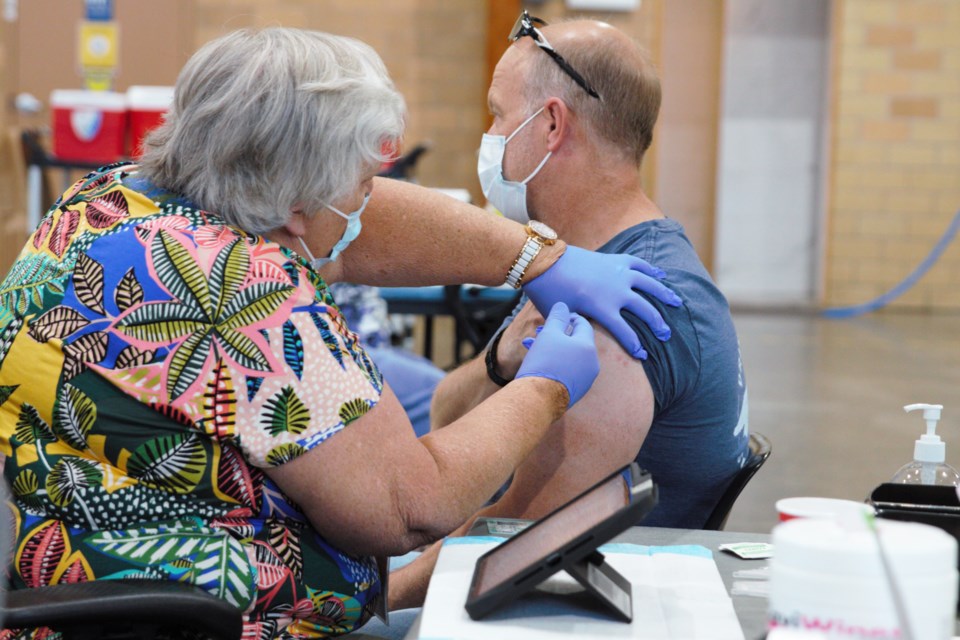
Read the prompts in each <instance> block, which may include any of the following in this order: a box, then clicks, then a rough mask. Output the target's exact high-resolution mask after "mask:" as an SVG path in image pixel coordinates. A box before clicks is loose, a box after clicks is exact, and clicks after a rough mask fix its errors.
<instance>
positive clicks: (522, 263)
mask: <svg viewBox="0 0 960 640" xmlns="http://www.w3.org/2000/svg"><path fill="white" fill-rule="evenodd" d="M541 249H543V241H542V240H540V238H539V237H538V236H527V240H526V242H524V243H523V248H522V249H520V254H519V255H518V256H517V259H516V260H514V261H513V265H511V267H510V271H508V272H507V279H506V282H505V284H508V285H510V286H511V287H513V288H514V289H519V288H520V284H521V283H522V282H523V276H524V275H525V274H526V273H527V267H529V266H530V263H531V262H533V259H534V258H536V257H537V254H538V253H540V250H541Z"/></svg>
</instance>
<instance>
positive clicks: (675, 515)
mask: <svg viewBox="0 0 960 640" xmlns="http://www.w3.org/2000/svg"><path fill="white" fill-rule="evenodd" d="M598 251H600V252H602V253H626V254H631V255H634V256H637V257H639V258H643V259H644V260H646V261H647V262H649V263H650V264H653V265H656V266H657V267H660V268H661V269H663V270H664V271H665V272H666V273H667V276H666V278H665V279H664V280H663V282H664V284H666V285H667V286H669V287H670V288H671V289H673V290H674V291H675V292H676V293H677V295H679V296H680V297H681V298H682V299H683V301H684V304H683V306H682V307H679V308H675V307H670V306H667V305H665V304H663V303H661V302H659V301H658V300H655V299H653V298H651V297H650V296H647V298H648V299H649V300H650V302H651V303H652V304H653V305H654V306H655V307H657V309H658V310H659V311H660V313H661V315H663V318H664V320H665V321H666V322H667V324H668V325H669V326H670V330H671V337H670V339H669V340H668V341H666V342H661V341H660V340H658V339H657V338H656V337H655V336H654V335H653V333H652V332H651V331H650V329H649V327H647V325H645V324H644V323H643V322H641V321H640V320H639V319H638V318H637V317H635V316H633V315H630V314H628V315H627V319H628V321H629V322H630V324H631V326H632V327H633V328H634V330H635V331H636V332H637V335H638V336H639V337H640V340H641V341H642V343H643V346H644V348H645V349H646V350H647V353H648V354H649V356H648V358H647V359H646V360H645V361H644V362H643V368H644V370H645V371H646V374H647V378H648V379H649V380H650V386H651V387H652V388H653V397H654V402H655V406H654V410H653V424H652V425H651V427H650V432H649V433H648V434H647V438H646V440H644V443H643V446H641V447H640V451H639V453H638V454H637V457H636V460H637V462H638V463H639V464H640V466H641V467H643V468H645V469H647V470H648V471H650V473H651V474H652V475H653V479H654V481H655V482H656V483H657V486H658V488H659V491H660V502H659V504H658V505H657V507H656V508H655V509H654V510H653V511H652V512H651V513H650V515H649V516H647V517H646V518H645V519H644V521H643V524H644V525H649V526H660V527H682V528H701V527H702V526H703V525H704V523H705V522H706V520H707V517H708V516H709V515H710V513H711V512H712V511H713V508H714V507H715V506H716V504H717V501H718V500H719V498H720V495H721V494H722V493H723V490H724V489H725V488H726V487H727V484H729V481H730V479H731V478H732V477H733V476H734V475H735V474H736V472H737V471H739V470H740V468H741V467H743V465H744V464H745V463H746V460H747V458H748V456H749V443H748V440H749V433H748V427H747V408H748V403H747V385H746V379H745V378H744V374H743V365H742V362H741V360H740V345H739V342H738V340H737V333H736V330H735V329H734V326H733V319H732V318H731V317H730V308H729V306H728V305H727V301H726V298H724V297H723V294H722V293H720V290H719V289H717V286H716V285H715V284H714V282H713V280H712V279H711V277H710V274H709V273H707V270H706V268H705V267H704V266H703V264H702V263H701V262H700V258H699V257H698V256H697V254H696V251H694V249H693V246H692V245H691V244H690V241H689V240H688V239H687V236H686V234H685V233H684V232H683V227H682V226H681V225H680V223H678V222H676V221H675V220H669V219H659V220H651V221H648V222H643V223H641V224H638V225H636V226H633V227H630V228H629V229H626V230H624V231H622V232H620V233H618V234H617V235H616V236H614V237H613V238H612V239H611V240H610V241H608V242H607V243H606V244H604V245H603V246H602V247H600V249H598Z"/></svg>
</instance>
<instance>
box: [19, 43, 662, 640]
mask: <svg viewBox="0 0 960 640" xmlns="http://www.w3.org/2000/svg"><path fill="white" fill-rule="evenodd" d="M403 125H404V104H403V100H402V98H401V96H400V95H399V93H398V92H397V91H396V89H395V88H394V86H393V84H392V82H391V81H390V79H389V77H388V76H387V73H386V71H385V68H384V66H383V63H382V62H381V61H380V59H379V58H378V57H377V55H376V54H375V53H374V51H373V50H372V49H371V48H369V47H368V46H366V45H364V44H362V43H360V42H358V41H356V40H352V39H349V38H344V37H338V36H333V35H328V34H323V33H315V32H307V31H298V30H292V29H281V28H272V29H265V30H261V31H240V32H236V33H232V34H229V35H227V36H225V37H223V38H221V39H219V40H216V41H214V42H211V43H209V44H207V45H206V46H204V47H203V48H202V49H200V51H198V52H197V53H196V54H195V55H194V56H193V57H192V58H191V59H190V61H189V62H188V63H187V65H186V66H185V68H184V70H183V72H182V73H181V75H180V78H179V79H178V81H177V86H176V95H175V100H174V104H173V107H172V109H171V111H170V113H169V115H168V116H167V118H166V121H165V123H164V124H163V125H162V126H161V127H160V128H159V129H158V130H157V131H156V132H155V133H154V134H153V135H152V136H151V137H150V139H149V140H148V143H147V150H146V153H145V154H144V156H143V158H142V160H141V162H140V164H139V166H137V165H113V166H110V167H106V168H104V169H101V170H99V171H97V172H94V173H92V174H90V175H89V176H87V177H85V178H84V179H82V180H81V181H79V182H78V183H77V184H75V185H74V186H73V187H72V188H71V189H69V190H68V191H67V192H66V193H64V195H63V196H62V197H61V198H60V200H59V201H58V202H57V203H56V204H55V205H54V206H53V207H52V208H51V209H50V210H49V211H48V212H47V214H46V216H45V217H44V218H43V220H42V221H41V223H40V225H39V226H38V228H37V230H36V231H35V232H34V234H33V235H32V236H31V238H30V239H29V241H28V242H27V244H26V246H25V248H24V250H23V252H22V253H21V254H20V256H19V257H18V259H17V262H16V264H15V265H14V267H13V269H12V270H11V272H10V273H9V275H8V276H7V277H6V280H5V281H4V282H3V283H2V284H0V300H2V302H3V307H0V451H2V452H3V453H4V454H6V455H7V457H8V458H7V462H6V466H5V469H4V474H5V477H6V480H7V483H8V484H9V486H10V487H11V489H12V494H13V502H14V508H15V516H16V527H17V543H16V544H17V546H16V549H15V553H14V556H13V558H14V560H13V570H12V588H15V589H24V588H35V587H41V586H44V585H48V584H55V583H58V582H71V581H72V582H77V581H86V580H115V579H123V578H129V577H137V578H143V577H148V578H154V579H158V580H175V581H180V582H187V583H192V584H195V585H197V586H198V587H200V588H202V589H204V590H206V591H209V592H211V593H214V594H216V595H217V596H219V597H221V598H224V599H226V600H228V601H229V602H231V603H233V604H234V605H236V606H237V607H239V608H240V609H242V610H243V611H244V615H245V617H244V620H245V630H244V637H251V638H252V637H256V638H272V637H297V638H314V637H325V636H331V635H337V634H342V633H347V632H349V631H351V630H353V629H356V628H358V627H359V626H360V625H362V624H363V623H364V622H366V620H367V619H368V618H369V617H370V615H371V613H372V612H373V611H374V609H375V607H376V606H377V601H378V600H379V599H382V596H383V595H384V594H383V588H382V584H383V582H382V574H381V571H382V567H379V568H378V562H377V560H376V558H377V557H385V556H388V555H392V554H399V553H403V552H406V551H408V550H410V549H413V548H415V547H417V546H419V545H423V544H425V543H427V542H430V541H433V540H436V539H438V538H440V537H442V536H444V535H446V534H447V533H449V532H450V531H452V530H453V529H454V528H456V527H457V526H458V525H460V524H461V523H462V522H463V521H464V520H465V519H466V518H467V517H468V516H470V515H471V514H472V513H474V512H475V511H476V510H477V508H478V507H480V506H481V505H482V503H483V502H484V501H485V500H486V499H487V498H488V497H489V496H491V495H492V494H493V493H494V492H495V491H496V489H497V488H498V487H499V486H500V485H501V483H502V482H504V480H505V479H506V478H507V477H508V476H509V474H510V473H511V471H512V470H513V469H514V468H515V467H516V466H517V465H518V464H519V463H520V461H522V460H523V459H524V457H525V456H526V455H527V454H528V453H529V452H530V451H531V449H532V448H533V447H534V445H536V443H537V442H538V441H539V439H540V438H541V437H542V436H543V435H544V433H545V432H546V430H547V429H548V427H549V425H550V424H551V423H553V422H554V421H555V420H556V419H557V418H558V417H559V416H560V415H562V413H563V412H564V411H565V410H566V409H567V408H568V407H569V406H570V405H572V404H573V403H574V402H576V401H577V400H578V399H579V397H580V396H581V395H583V393H584V392H585V391H586V389H587V388H588V387H589V386H590V385H591V384H592V382H593V379H594V377H595V376H596V374H597V368H598V365H597V358H596V353H595V347H594V344H593V336H592V333H591V329H590V325H589V323H587V322H586V321H585V320H584V319H583V318H582V317H581V316H580V315H578V313H576V312H580V313H584V314H586V315H589V316H591V317H594V318H596V319H598V320H599V321H600V322H601V323H603V324H604V325H605V326H607V327H609V328H610V329H611V331H612V332H613V333H614V334H615V335H618V336H622V342H623V343H624V344H625V346H627V347H628V349H629V350H630V351H631V352H633V353H639V351H638V350H639V349H640V345H639V343H636V342H635V340H636V338H635V334H634V332H633V331H632V330H630V329H629V327H628V326H627V325H626V323H625V322H624V321H623V319H622V318H621V317H620V312H621V309H625V310H627V311H632V312H634V313H637V314H639V315H641V316H642V317H644V318H646V319H648V322H650V323H654V324H657V325H658V326H660V325H662V320H661V319H660V318H659V316H657V315H655V312H652V313H651V310H650V309H649V308H648V307H649V305H648V304H647V303H646V301H645V300H644V299H643V297H642V296H640V295H638V294H637V293H636V292H635V291H633V289H641V290H644V291H647V292H651V293H652V294H653V295H657V296H658V297H662V298H670V296H671V295H672V293H671V292H670V291H669V290H667V289H665V288H663V287H662V285H661V284H660V283H659V282H658V281H657V278H656V275H657V272H656V270H655V269H653V268H652V267H650V266H649V265H646V264H645V263H643V262H642V261H638V260H635V259H632V258H626V257H616V256H602V255H599V254H593V253H591V252H586V251H581V250H577V249H574V248H566V247H564V245H563V243H562V242H554V241H553V239H552V238H545V237H542V236H538V235H536V234H535V233H533V232H528V231H525V230H524V228H523V227H521V226H520V225H518V224H516V223H513V222H509V221H506V220H503V219H502V218H499V217H496V216H490V215H489V214H486V213H484V212H482V211H479V210H476V209H474V208H472V207H470V206H468V205H464V204H460V203H457V202H454V201H453V200H452V199H449V198H447V197H445V196H442V195H440V194H435V193H433V192H431V191H429V190H426V189H422V188H419V187H416V186H414V185H409V184H403V183H398V182H392V181H385V180H379V179H376V180H375V179H374V176H375V174H376V173H377V169H378V167H379V165H380V163H381V161H382V160H383V157H382V154H381V150H382V149H383V148H384V147H385V144H387V145H389V144H390V143H395V142H396V141H398V140H399V138H400V136H401V134H402V132H403ZM374 187H376V188H374ZM371 196H372V197H371ZM368 205H369V206H368ZM364 211H366V213H364V215H363V227H364V233H363V234H362V235H361V234H360V227H361V218H360V215H361V212H364ZM348 245H349V246H350V248H349V249H347V246H348ZM521 248H522V249H523V251H522V253H521V255H519V256H518V252H519V251H521ZM505 275H508V276H509V278H510V279H511V281H512V282H513V283H514V284H516V285H518V286H519V285H521V284H522V285H523V286H524V289H525V290H526V292H527V293H528V294H529V295H530V297H531V298H532V299H533V300H534V301H535V302H536V303H537V305H538V306H539V307H540V308H541V310H542V311H543V312H544V313H545V314H547V313H549V316H548V317H547V321H546V323H545V326H544V329H543V331H542V332H541V333H540V336H539V337H538V338H537V340H536V341H535V342H534V344H533V346H532V347H531V349H530V351H529V354H528V355H527V358H526V360H525V361H524V364H523V367H522V368H521V370H520V372H519V374H518V375H517V377H516V379H515V380H514V381H512V382H510V383H509V384H507V385H506V386H505V387H504V388H503V389H502V390H501V391H499V392H497V393H496V394H494V395H493V397H491V398H490V399H489V400H487V401H486V402H484V403H483V404H481V405H480V406H478V407H477V408H476V409H475V410H474V411H472V412H470V413H469V414H467V415H466V416H464V417H463V418H462V419H461V420H459V421H458V422H457V423H455V424H454V425H452V426H450V427H449V428H446V429H443V430H442V431H441V432H439V433H431V434H429V435H427V436H425V437H423V438H420V439H417V438H415V436H414V434H413V431H412V429H411V427H410V423H409V421H408V420H407V418H406V416H405V415H404V413H403V410H402V409H401V407H400V405H399V403H398V402H397V399H396V397H395V396H394V394H393V392H392V391H391V389H390V387H389V386H388V385H385V384H384V383H383V381H382V378H381V376H380V374H379V372H378V370H377V367H376V365H375V364H374V363H373V362H372V361H371V360H370V358H369V357H368V356H367V354H366V353H365V352H364V350H363V348H362V347H361V346H360V345H359V344H358V341H357V339H356V335H355V334H354V333H353V332H351V331H350V329H349V328H348V327H347V326H346V324H345V323H344V321H343V319H342V317H341V315H340V313H339V311H338V309H337V306H336V303H335V301H334V300H333V299H332V297H331V296H330V293H329V291H328V288H327V283H329V282H333V281H337V280H350V281H353V282H362V283H367V284H375V285H401V284H403V285H425V284H440V283H451V282H478V283H484V284H490V285H497V284H500V283H501V282H502V281H503V278H504V276H505ZM564 302H566V304H568V305H569V309H571V310H572V311H570V310H568V307H567V306H566V304H564ZM660 329H661V330H662V329H663V327H662V326H660ZM5 633H7V634H9V633H10V632H5Z"/></svg>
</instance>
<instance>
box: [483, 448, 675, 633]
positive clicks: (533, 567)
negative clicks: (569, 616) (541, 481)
mask: <svg viewBox="0 0 960 640" xmlns="http://www.w3.org/2000/svg"><path fill="white" fill-rule="evenodd" d="M656 504H657V488H656V485H654V483H653V478H651V476H650V474H649V473H647V472H646V471H644V470H642V469H641V468H640V467H639V466H638V465H637V464H636V463H633V464H631V465H629V466H627V467H624V468H623V469H621V470H620V471H617V472H616V473H613V474H611V475H610V476H608V477H607V478H605V479H604V480H602V481H600V482H598V483H597V484H595V485H594V486H593V487H591V488H590V489H587V490H586V491H584V492H583V493H582V494H580V495H579V496H577V497H576V498H574V499H573V500H571V501H570V502H568V503H567V504H565V505H563V506H562V507H560V508H558V509H557V510H555V511H553V512H552V513H550V514H549V515H547V516H545V517H543V518H541V519H540V520H537V521H536V522H534V523H533V524H531V525H530V526H529V527H527V528H526V529H524V530H523V531H521V532H520V533H518V534H516V535H515V536H514V537H512V538H509V539H507V540H506V541H505V542H504V543H503V544H501V545H499V546H498V547H496V548H494V549H491V550H490V551H488V552H487V553H485V554H483V555H482V556H480V558H478V559H477V564H476V566H475V567H474V571H473V580H472V582H471V583H470V591H469V593H468V595H467V604H466V608H467V613H468V614H469V615H470V617H471V618H473V619H474V620H479V619H480V618H482V617H484V616H486V615H487V614H489V613H490V612H491V611H493V610H494V609H496V608H498V607H500V606H503V605H504V604H507V603H509V602H512V601H513V600H515V599H517V598H519V597H520V596H522V595H523V594H524V593H526V592H528V591H530V590H531V589H534V588H536V587H537V586H538V585H539V584H540V583H542V582H543V581H544V580H546V579H547V578H549V577H550V576H552V575H553V574H555V573H557V572H558V571H566V572H567V573H568V574H570V575H571V576H572V577H573V578H574V579H575V580H576V581H577V582H579V583H580V584H581V585H582V586H583V588H584V589H586V591H587V592H589V593H591V594H592V595H594V596H595V597H596V598H597V599H599V601H600V602H602V603H603V604H604V605H605V606H606V607H607V608H608V609H609V611H610V613H611V614H612V615H613V616H614V617H615V618H617V619H618V620H623V621H624V622H630V621H631V620H632V619H633V596H632V591H631V588H630V581H629V580H627V579H626V578H625V577H623V576H622V575H621V574H620V573H618V572H617V571H616V570H615V569H614V568H613V567H611V566H610V565H609V564H607V563H606V561H605V559H604V557H603V554H601V553H600V552H599V551H597V547H599V546H600V545H602V544H604V543H606V542H609V541H610V540H611V539H612V538H614V537H616V536H617V535H618V534H620V533H622V532H623V531H624V530H626V529H628V528H629V527H632V526H633V525H635V524H637V523H638V522H640V520H642V519H643V518H644V517H645V516H646V515H647V514H648V513H650V511H651V510H652V509H653V507H654V506H656Z"/></svg>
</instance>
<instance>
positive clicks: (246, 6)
mask: <svg viewBox="0 0 960 640" xmlns="http://www.w3.org/2000/svg"><path fill="white" fill-rule="evenodd" d="M485 21H486V4H485V3H484V2H477V1H476V0H391V2H372V1H368V0H365V1H362V2H358V1H356V0H324V1H323V2H316V0H271V1H270V2H266V1H264V0H242V1H241V0H197V19H196V42H195V44H196V45H197V46H199V45H200V44H201V43H203V42H206V41H208V40H210V39H212V38H215V37H217V36H218V35H221V34H223V33H225V32H227V31H230V30H233V29H237V28H240V27H245V26H267V25H282V26H289V27H303V28H308V29H318V30H322V31H329V32H331V33H337V34H341V35H348V36H353V37H356V38H359V39H361V40H363V41H364V42H366V43H368V44H369V45H371V46H372V47H373V48H374V49H376V50H377V52H378V53H379V54H380V56H381V57H382V58H383V60H384V62H385V63H386V65H387V68H388V69H389V70H390V75H391V77H393V79H394V81H395V82H396V83H397V86H398V88H399V89H400V91H401V92H402V93H403V95H404V97H405V98H406V100H407V106H408V109H409V112H410V119H409V122H408V127H407V134H406V139H405V141H404V144H405V148H407V149H409V148H412V147H413V146H414V145H415V144H417V143H419V142H424V141H430V142H431V143H432V147H431V150H430V152H429V153H428V154H426V155H425V156H423V158H422V160H421V161H420V163H419V164H418V166H417V175H416V177H417V179H418V180H419V181H420V182H421V183H422V184H425V185H429V186H437V187H464V188H469V189H471V191H472V192H473V195H474V198H481V197H482V196H481V194H480V190H479V186H478V185H477V178H476V161H477V156H476V150H477V149H478V148H479V147H480V136H481V134H482V133H483V123H484V114H485V113H486V87H484V86H483V84H484V80H483V73H484V69H483V66H484V57H483V52H484V38H485V32H486V28H485V26H486V22H485Z"/></svg>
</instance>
